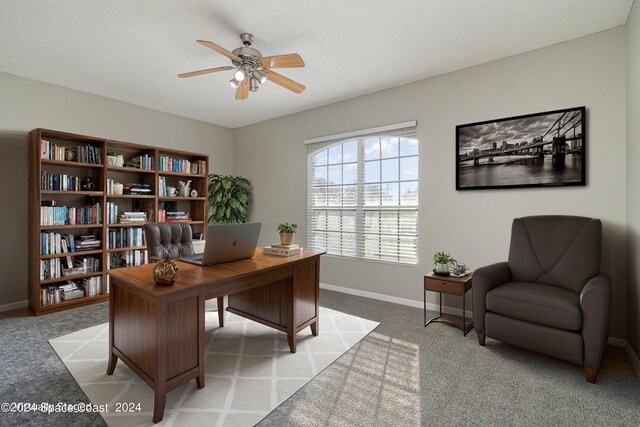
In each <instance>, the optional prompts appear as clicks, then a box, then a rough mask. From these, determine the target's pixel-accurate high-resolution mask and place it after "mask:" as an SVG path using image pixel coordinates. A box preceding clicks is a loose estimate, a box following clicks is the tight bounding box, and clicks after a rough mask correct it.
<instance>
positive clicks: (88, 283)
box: [40, 276, 102, 305]
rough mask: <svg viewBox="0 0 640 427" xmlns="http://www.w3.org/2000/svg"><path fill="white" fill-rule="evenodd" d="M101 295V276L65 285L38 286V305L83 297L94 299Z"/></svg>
mask: <svg viewBox="0 0 640 427" xmlns="http://www.w3.org/2000/svg"><path fill="white" fill-rule="evenodd" d="M101 294H102V276H95V277H87V278H83V279H78V280H73V281H72V280H67V282H66V283H61V284H50V285H41V286H40V303H41V304H42V305H51V304H57V303H59V302H63V301H71V300H74V299H79V298H83V297H94V296H97V295H101Z"/></svg>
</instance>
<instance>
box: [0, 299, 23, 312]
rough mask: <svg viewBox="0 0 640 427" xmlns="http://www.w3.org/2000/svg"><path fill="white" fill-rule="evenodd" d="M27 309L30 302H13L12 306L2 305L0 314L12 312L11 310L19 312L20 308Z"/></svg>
mask: <svg viewBox="0 0 640 427" xmlns="http://www.w3.org/2000/svg"><path fill="white" fill-rule="evenodd" d="M25 307H29V300H24V301H18V302H12V303H10V304H4V305H0V312H3V311H10V310H17V309H19V308H25Z"/></svg>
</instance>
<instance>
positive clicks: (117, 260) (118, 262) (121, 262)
mask: <svg viewBox="0 0 640 427" xmlns="http://www.w3.org/2000/svg"><path fill="white" fill-rule="evenodd" d="M148 263H149V254H148V253H147V251H146V250H144V249H137V250H131V251H122V252H110V253H107V270H110V269H112V268H121V267H133V266H134V265H142V264H148Z"/></svg>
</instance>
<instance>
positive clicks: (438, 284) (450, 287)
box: [424, 277, 464, 295]
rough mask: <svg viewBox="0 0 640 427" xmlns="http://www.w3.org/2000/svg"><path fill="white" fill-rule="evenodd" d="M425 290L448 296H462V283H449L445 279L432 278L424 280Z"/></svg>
mask: <svg viewBox="0 0 640 427" xmlns="http://www.w3.org/2000/svg"><path fill="white" fill-rule="evenodd" d="M424 288H425V289H426V290H428V291H433V292H445V293H447V294H454V295H462V294H463V292H464V291H463V285H462V283H456V282H448V281H446V280H443V279H435V278H431V277H425V278H424Z"/></svg>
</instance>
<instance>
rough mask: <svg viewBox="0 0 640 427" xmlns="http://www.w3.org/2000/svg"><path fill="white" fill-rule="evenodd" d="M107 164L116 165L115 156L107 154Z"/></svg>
mask: <svg viewBox="0 0 640 427" xmlns="http://www.w3.org/2000/svg"><path fill="white" fill-rule="evenodd" d="M107 165H109V166H115V165H116V156H107Z"/></svg>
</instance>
